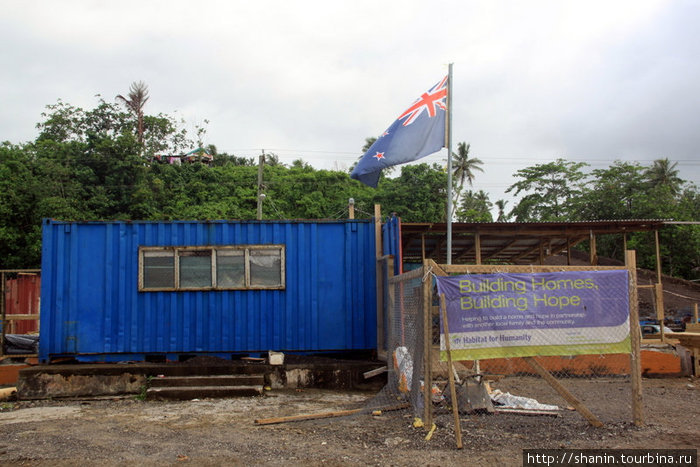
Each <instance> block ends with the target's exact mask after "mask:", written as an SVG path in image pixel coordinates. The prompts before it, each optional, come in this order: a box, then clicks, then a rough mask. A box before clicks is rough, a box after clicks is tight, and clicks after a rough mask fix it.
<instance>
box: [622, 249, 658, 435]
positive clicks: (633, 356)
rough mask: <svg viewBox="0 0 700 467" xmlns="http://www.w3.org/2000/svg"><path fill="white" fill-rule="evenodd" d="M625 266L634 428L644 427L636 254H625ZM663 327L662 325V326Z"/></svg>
mask: <svg viewBox="0 0 700 467" xmlns="http://www.w3.org/2000/svg"><path fill="white" fill-rule="evenodd" d="M625 266H627V271H628V274H629V300H630V342H631V346H632V349H631V350H632V351H631V353H630V373H631V378H632V418H633V420H634V424H635V425H636V426H642V425H644V415H643V413H642V359H641V341H642V330H641V328H640V327H639V298H638V296H637V252H636V251H634V250H627V251H626V252H625ZM662 325H663V324H662Z"/></svg>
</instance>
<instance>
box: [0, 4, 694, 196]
mask: <svg viewBox="0 0 700 467" xmlns="http://www.w3.org/2000/svg"><path fill="white" fill-rule="evenodd" d="M0 11H1V12H2V13H1V14H0V43H2V44H3V47H2V53H0V108H1V109H2V110H1V111H0V140H1V141H5V140H9V141H11V142H13V143H21V142H25V141H29V140H32V139H33V138H35V137H36V129H35V124H36V123H37V122H39V121H40V120H41V112H42V111H43V110H44V107H45V106H46V105H47V104H51V103H55V102H56V100H57V99H59V98H60V99H62V100H64V101H65V102H68V103H70V104H73V105H76V106H81V107H86V108H90V107H92V106H94V105H95V104H96V103H97V98H96V97H95V95H96V94H101V95H102V96H103V97H104V98H105V99H106V100H108V101H112V99H113V98H114V96H115V95H117V94H126V93H127V92H128V88H129V84H130V83H131V82H133V81H139V80H143V81H145V82H146V83H147V84H148V86H149V89H150V95H151V98H150V101H149V102H148V104H147V107H146V111H147V113H152V114H155V113H158V112H164V113H167V114H170V115H175V116H181V117H183V118H185V120H186V121H187V124H188V128H189V130H191V131H194V127H195V125H204V121H205V120H208V121H209V122H210V123H209V124H208V125H206V128H207V137H206V142H207V143H210V144H214V145H216V146H217V148H218V149H219V151H222V152H224V151H225V152H228V153H234V154H236V155H239V156H256V155H258V154H260V150H261V149H263V148H264V149H265V150H266V151H272V152H275V153H276V154H278V155H279V156H280V159H281V160H282V161H283V162H286V163H289V162H291V161H292V160H294V159H296V158H299V157H301V158H303V159H304V160H306V161H307V162H309V163H311V164H312V165H313V166H315V167H317V168H329V169H347V168H348V167H350V166H351V165H352V163H353V162H354V161H355V160H356V159H357V157H358V156H359V155H360V150H361V148H362V146H363V144H364V139H365V138H366V137H368V136H377V135H378V134H380V133H381V132H382V131H384V129H386V128H387V127H388V126H389V124H390V123H391V122H392V121H393V120H394V119H395V118H396V117H397V116H398V115H399V114H400V113H401V112H402V111H403V110H405V109H406V108H407V107H408V106H409V105H410V103H411V102H412V101H413V100H414V99H415V98H417V97H418V96H419V95H420V94H421V93H422V92H424V91H425V90H427V89H428V88H429V87H430V86H432V85H433V84H434V83H435V82H437V81H438V80H439V79H440V78H441V77H442V76H443V75H445V74H446V73H447V63H449V62H453V63H454V88H453V89H454V101H453V109H454V110H453V124H454V144H455V147H456V144H457V142H459V141H467V142H469V143H471V149H472V150H471V154H472V155H473V156H474V157H479V158H480V159H482V160H483V161H484V170H485V173H484V174H478V177H477V179H476V182H475V185H474V188H475V189H477V190H478V189H484V190H485V191H487V192H489V193H490V195H491V200H492V201H495V200H497V199H499V198H504V197H507V196H506V195H504V193H503V192H504V190H505V189H506V188H507V187H508V186H509V185H511V184H512V183H513V182H514V179H513V178H511V174H513V173H514V172H515V171H516V170H518V169H520V168H523V167H526V166H529V165H533V164H536V163H544V162H548V161H551V160H554V159H556V158H558V157H564V158H568V159H571V160H576V161H587V162H590V163H591V164H592V165H593V168H603V167H607V166H608V165H610V164H611V163H612V162H613V161H614V160H615V159H627V160H637V161H640V162H641V163H644V164H647V163H649V162H650V161H652V160H654V159H657V158H661V157H668V158H669V159H671V160H673V161H678V163H679V164H678V167H679V168H680V169H681V173H680V175H681V177H682V178H684V179H686V180H690V181H693V182H695V183H700V157H699V152H700V130H699V128H698V126H699V125H700V93H699V92H698V88H699V86H700V37H699V36H700V32H699V31H700V28H698V24H700V3H699V2H697V1H690V0H676V1H660V0H634V1H627V0H624V1H623V0H613V1H610V0H606V1H596V0H587V1H580V2H579V1H576V2H574V1H554V0H553V1H531V0H530V1H526V2H522V1H501V0H497V1H472V0H459V1H439V0H438V1H435V0H434V1H430V2H428V1H416V0H403V1H400V2H398V1H379V0H353V1H352V2H350V1H347V2H333V1H310V0H309V1H263V0H260V1H206V0H201V1H199V2H193V1H179V0H170V1H145V0H140V1H120V2H103V1H68V0H61V1H27V0H21V1H19V0H18V1H15V0H0ZM445 158H446V151H445V150H443V151H442V152H441V153H438V154H436V155H433V156H429V157H428V158H426V159H423V161H427V162H440V163H442V162H443V161H444V160H445ZM510 207H512V204H511V205H509V208H510Z"/></svg>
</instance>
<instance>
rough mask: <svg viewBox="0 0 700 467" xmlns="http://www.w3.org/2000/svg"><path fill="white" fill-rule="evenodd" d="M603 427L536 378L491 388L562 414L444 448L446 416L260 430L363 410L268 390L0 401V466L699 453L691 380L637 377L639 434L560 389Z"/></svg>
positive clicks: (357, 403)
mask: <svg viewBox="0 0 700 467" xmlns="http://www.w3.org/2000/svg"><path fill="white" fill-rule="evenodd" d="M564 384H565V385H566V386H567V387H569V388H570V389H571V390H572V392H574V393H575V394H576V395H577V396H578V397H579V398H580V399H581V400H582V401H583V402H584V403H585V404H586V405H587V406H588V407H589V408H590V409H591V411H592V412H593V413H595V414H596V415H598V416H599V418H600V419H601V420H602V421H603V422H604V423H605V426H604V427H603V428H594V427H592V426H590V425H589V424H588V423H587V422H586V421H585V420H584V419H583V418H582V417H581V416H580V415H579V414H578V413H576V412H574V411H571V410H568V409H567V408H566V404H565V402H564V401H562V400H561V399H560V398H559V397H558V396H557V395H556V394H555V393H554V392H553V390H552V389H551V388H549V387H547V386H546V385H544V384H543V383H542V381H540V380H538V379H536V378H524V377H515V378H507V379H505V380H502V381H500V382H498V383H495V384H494V386H495V387H497V388H498V389H501V390H503V391H510V392H511V393H513V394H518V395H523V396H528V397H534V398H536V399H537V400H539V401H540V402H543V403H549V404H557V405H559V406H560V407H562V410H561V411H560V415H559V416H558V417H556V418H555V417H535V416H521V415H513V414H496V415H489V416H476V415H464V416H463V417H462V422H461V426H462V433H463V442H464V449H462V450H457V449H456V448H455V439H454V425H453V419H452V415H451V412H450V411H449V410H447V408H446V407H437V408H436V426H437V429H436V431H435V433H434V435H433V437H432V439H431V440H430V441H426V440H425V435H426V431H425V430H424V429H422V428H414V427H413V426H412V422H413V414H412V413H411V412H410V411H409V410H398V411H391V412H383V413H382V414H381V415H380V416H372V415H368V414H358V415H352V416H348V417H342V418H332V419H321V420H308V421H300V422H293V423H284V424H276V425H265V426H259V425H256V424H255V423H254V420H255V419H260V418H268V417H280V416H288V415H298V414H309V413H319V412H326V411H335V410H345V409H353V408H357V407H362V406H364V405H365V404H367V402H368V401H369V400H370V399H371V398H372V397H373V396H374V394H371V393H360V392H352V393H350V392H340V391H321V390H303V391H279V392H278V391H271V392H268V393H267V395H266V396H264V397H255V398H239V399H203V400H193V401H185V402H163V401H140V400H136V399H135V398H123V399H101V400H70V401H67V400H63V401H32V402H5V403H0V432H1V433H2V436H1V437H0V465H9V466H14V465H29V466H44V465H46V466H48V465H51V466H74V465H101V466H112V465H130V466H131V465H149V466H150V465H156V466H159V465H184V464H190V465H203V466H215V465H216V466H218V465H443V466H449V465H484V466H486V465H489V466H491V465H522V449H530V448H646V449H651V448H655V449H666V448H696V449H697V448H698V447H699V446H700V434H699V433H700V430H698V422H697V420H698V416H700V402H698V387H700V382H698V381H697V380H691V379H688V378H679V379H645V380H644V407H645V419H646V425H645V426H644V427H635V426H634V425H633V424H632V423H631V413H630V408H629V383H628V382H626V381H623V380H615V379H610V380H602V379H601V380H590V379H587V380H578V379H570V380H565V381H564Z"/></svg>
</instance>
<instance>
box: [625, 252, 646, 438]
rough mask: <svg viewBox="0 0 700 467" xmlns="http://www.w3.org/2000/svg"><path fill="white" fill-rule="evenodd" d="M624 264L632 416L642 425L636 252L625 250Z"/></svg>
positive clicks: (635, 421) (640, 332) (640, 336)
mask: <svg viewBox="0 0 700 467" xmlns="http://www.w3.org/2000/svg"><path fill="white" fill-rule="evenodd" d="M625 266H626V267H627V271H628V274H629V297H630V299H629V302H630V343H631V346H632V349H631V350H632V351H631V352H630V372H631V375H630V376H631V379H632V418H633V421H634V424H635V425H636V426H642V425H644V415H643V413H642V357H641V355H642V352H641V342H642V329H641V328H640V327H639V297H638V295H637V252H636V251H634V250H627V251H626V252H625Z"/></svg>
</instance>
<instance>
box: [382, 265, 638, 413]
mask: <svg viewBox="0 0 700 467" xmlns="http://www.w3.org/2000/svg"><path fill="white" fill-rule="evenodd" d="M431 263H432V262H431V261H428V262H426V263H425V264H424V265H423V267H420V268H418V269H416V270H413V271H411V272H408V273H405V274H402V275H399V276H395V277H389V278H388V280H387V284H388V285H387V292H386V296H385V302H386V303H385V307H384V314H385V316H384V317H383V322H384V323H385V326H386V327H387V329H386V330H385V338H386V342H385V348H386V350H387V352H386V357H387V367H388V373H389V374H388V383H387V386H386V387H385V388H384V390H383V391H382V392H381V394H380V396H378V397H377V398H375V399H374V400H373V404H375V405H376V406H377V407H379V406H390V405H391V404H395V403H397V402H404V403H407V404H409V405H410V407H411V410H412V412H413V414H414V416H415V417H420V418H422V419H423V420H424V421H425V422H428V423H432V420H433V417H434V415H435V414H444V413H446V411H449V410H451V409H452V407H454V406H458V407H459V412H460V414H461V416H489V415H494V414H500V413H508V412H511V413H512V412H517V413H519V414H539V415H547V414H549V415H553V416H566V417H567V418H570V417H577V416H578V415H583V417H584V418H586V419H587V420H588V421H589V422H590V423H591V424H593V425H596V424H601V423H618V422H619V423H624V422H629V421H634V422H635V423H637V424H640V423H642V417H641V408H640V407H641V405H640V401H641V385H640V384H639V381H638V378H636V377H635V373H638V368H637V365H636V363H637V362H638V360H639V359H638V353H637V358H635V357H634V355H635V354H634V351H635V350H634V349H635V346H636V349H637V352H638V347H639V339H640V336H639V325H638V324H637V322H636V321H634V320H633V318H634V316H633V313H631V312H630V310H631V309H633V308H630V307H629V306H628V305H627V306H626V308H625V309H624V313H625V316H624V317H622V322H618V321H619V319H620V313H621V312H620V307H619V305H617V309H616V317H614V316H613V317H612V318H611V316H612V315H615V313H612V308H613V306H612V305H611V304H609V303H607V302H606V303H603V304H598V309H599V313H602V314H600V315H599V316H593V317H591V315H590V314H587V311H588V310H586V309H584V308H585V307H583V306H577V307H568V308H567V307H565V306H563V305H562V303H561V301H562V300H564V299H563V298H562V297H568V300H570V301H571V300H573V301H574V302H576V301H577V300H581V298H580V296H583V294H582V293H578V292H579V290H578V289H581V290H583V289H593V288H594V287H596V286H598V285H604V284H596V283H594V282H592V279H591V280H589V279H587V277H588V276H590V274H588V275H586V274H583V275H582V276H581V277H579V278H576V279H571V278H567V279H562V280H563V281H568V282H560V283H559V284H556V283H552V284H547V283H546V282H542V284H541V286H537V285H536V286H532V282H531V283H530V284H531V285H530V288H532V287H534V288H535V289H538V288H541V289H542V290H540V292H542V291H543V290H544V291H545V292H551V291H552V290H549V289H547V287H551V288H555V287H557V286H559V287H574V289H573V291H574V292H576V293H568V294H564V295H561V294H560V295H556V294H550V295H549V296H547V295H546V294H544V293H540V294H539V295H535V296H528V297H529V298H528V300H530V304H531V306H532V301H533V300H540V301H542V300H545V301H546V300H551V306H552V307H553V308H555V309H556V310H557V313H553V314H551V315H548V316H544V315H543V314H541V313H540V315H539V316H538V314H537V313H533V314H531V315H530V318H531V319H541V320H542V321H543V322H542V323H539V326H538V328H544V331H540V330H537V329H534V327H535V326H534V324H536V323H530V324H533V326H529V324H528V323H525V322H518V323H511V324H512V325H513V326H507V325H505V326H503V330H502V331H494V332H490V333H489V336H488V337H486V338H487V339H489V338H490V339H494V340H500V341H502V342H501V343H502V344H503V343H505V344H506V345H504V346H502V347H500V346H498V347H495V346H494V347H492V348H491V347H489V345H485V346H481V347H479V346H478V345H477V346H476V348H475V349H474V348H470V346H469V345H467V346H466V347H465V346H463V345H460V344H461V343H467V344H469V343H470V342H472V343H473V341H478V340H479V339H484V338H485V337H484V336H485V334H484V333H481V334H479V332H478V328H479V326H483V327H484V328H486V327H489V326H490V327H491V328H492V329H491V330H492V331H493V326H496V327H498V326H497V325H496V324H494V323H493V322H491V323H490V324H489V325H488V326H487V325H486V324H480V322H479V320H477V319H474V320H473V321H472V322H471V324H468V325H465V322H464V321H463V322H462V326H461V327H458V326H456V327H455V329H454V334H453V330H452V329H450V330H449V334H448V335H449V341H450V342H451V343H452V344H453V347H455V348H453V349H451V355H452V356H453V364H452V365H449V364H448V363H447V362H446V361H445V360H446V358H445V357H446V340H448V339H447V338H446V337H445V332H444V327H443V325H444V323H443V322H442V321H441V314H442V313H441V306H440V300H439V297H440V295H439V294H438V291H437V288H436V285H435V276H436V274H437V275H445V276H449V275H456V274H465V273H469V274H475V273H478V274H492V273H494V272H495V271H496V270H495V269H493V268H492V269H488V267H482V268H481V269H480V268H478V267H475V266H469V267H462V269H460V268H459V267H456V266H446V265H437V264H435V263H432V264H431ZM503 268H505V267H503ZM467 269H468V270H467ZM557 269H558V270H561V269H562V268H561V267H557ZM564 269H567V268H564ZM583 269H585V270H588V271H594V272H596V271H601V270H604V269H605V268H579V269H578V270H579V271H581V270H583ZM611 269H612V268H611ZM617 269H620V268H617ZM513 270H516V271H518V272H522V271H520V270H518V268H517V267H515V269H513V268H512V267H511V268H510V271H511V272H512V271H513ZM543 271H544V270H539V272H543ZM528 272H529V273H535V274H536V273H537V272H538V270H537V269H532V268H531V269H530V270H529V271H528ZM532 277H535V279H534V280H536V281H541V280H543V279H541V278H540V277H539V276H532ZM595 277H597V276H595ZM611 277H614V278H613V279H611V280H614V281H618V283H617V284H612V285H611V284H605V285H607V286H609V287H608V288H610V289H611V290H625V291H626V290H628V289H629V290H632V282H633V279H634V278H632V277H628V276H627V275H624V274H623V275H619V274H618V275H615V276H611ZM494 280H497V279H494ZM530 280H532V279H530ZM596 280H598V279H596ZM575 281H578V282H575ZM619 281H622V283H620V282H619ZM482 284H483V282H482ZM514 284H515V282H513V283H511V284H506V283H505V282H503V280H502V282H500V283H496V282H494V283H492V284H491V288H492V290H491V291H492V292H495V295H494V294H491V298H490V299H488V298H484V297H486V295H482V296H480V297H481V298H482V299H483V300H490V303H489V305H490V306H491V307H492V308H493V307H494V306H495V308H496V309H498V308H499V306H501V307H505V305H504V303H505V302H506V301H508V300H509V299H512V300H511V301H509V303H508V306H514V307H516V308H517V307H518V303H520V307H521V308H525V304H524V302H523V301H522V300H521V301H520V302H518V301H517V298H518V297H519V296H520V297H525V296H526V295H527V294H525V293H523V294H520V295H519V294H518V293H517V292H518V291H517V290H515V293H514V294H511V295H508V294H501V295H500V298H499V295H498V292H499V291H501V292H502V291H503V290H504V289H502V287H511V288H512V287H515V285H514ZM577 288H578V289H577ZM635 290H636V288H635ZM536 291H537V290H536ZM569 292H571V290H570V291H569ZM466 296H467V297H468V298H465V299H464V301H463V302H462V303H461V305H462V307H463V308H470V307H472V308H474V307H476V306H478V305H479V304H478V303H476V302H475V301H474V300H476V297H477V295H471V298H469V294H466ZM555 296H556V297H558V298H556V299H555V298H552V297H555ZM576 297H579V298H578V299H577V298H576ZM610 299H612V298H610ZM470 300H471V302H470ZM497 300H501V302H500V304H499V303H498V302H497ZM605 300H607V298H605ZM628 302H629V303H631V302H636V295H634V294H632V295H630V296H629V297H628ZM542 303H543V302H540V303H539V304H542ZM587 303H589V302H587ZM569 305H571V303H569ZM578 305H580V303H579V304H578ZM574 309H575V310H578V311H572V310H574ZM606 310H607V311H606ZM608 314H609V315H611V316H608ZM443 316H447V315H446V314H445V315H443ZM501 316H503V317H504V318H503V319H506V320H508V319H511V320H521V319H523V315H522V314H520V315H518V314H517V313H514V314H513V315H512V316H508V314H507V313H502V314H501ZM462 318H464V316H462ZM613 318H614V319H613ZM498 319H501V318H498ZM586 319H594V320H596V321H597V322H598V323H599V324H600V323H603V324H606V325H605V326H602V327H601V326H597V327H596V326H591V327H590V329H587V328H586V326H585V323H584V325H581V326H578V327H577V326H576V325H575V324H576V323H578V324H581V323H582V322H584V321H585V320H586ZM615 319H617V320H618V321H615ZM544 321H548V322H544ZM447 322H448V323H452V324H454V322H453V318H448V319H447ZM452 324H451V325H450V327H452ZM508 328H510V329H508ZM513 328H518V329H515V330H514V329H513ZM573 328H576V330H575V332H574V330H573ZM579 328H580V329H579ZM523 330H525V331H523ZM630 331H632V332H630ZM635 332H636V334H635ZM576 333H578V334H577V335H573V334H576ZM596 333H598V334H599V335H595V334H596ZM600 333H608V334H606V335H600ZM577 339H579V340H580V345H576V343H577ZM586 339H587V340H586ZM530 340H532V341H533V342H530ZM535 341H536V342H535ZM591 342H597V343H598V344H596V345H593V344H590V343H591ZM587 343H588V344H587ZM455 344H456V345H455ZM465 349H466V350H465ZM533 349H534V350H533ZM636 376H639V375H638V374H637V375H636ZM450 379H452V380H453V384H454V387H455V391H450ZM635 381H636V382H635ZM578 419H579V421H580V420H581V418H580V417H578Z"/></svg>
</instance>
